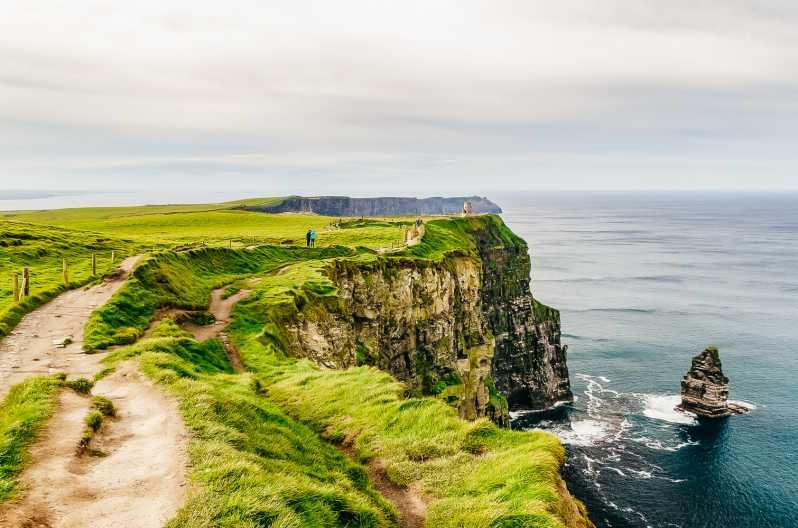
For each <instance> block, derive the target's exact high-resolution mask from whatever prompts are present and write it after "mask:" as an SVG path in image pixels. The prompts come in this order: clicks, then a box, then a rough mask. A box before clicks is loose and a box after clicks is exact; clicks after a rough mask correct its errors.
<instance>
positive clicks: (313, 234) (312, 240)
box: [310, 229, 316, 247]
mask: <svg viewBox="0 0 798 528" xmlns="http://www.w3.org/2000/svg"><path fill="white" fill-rule="evenodd" d="M310 247H316V230H315V229H311V230H310Z"/></svg>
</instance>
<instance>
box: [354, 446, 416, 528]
mask: <svg viewBox="0 0 798 528" xmlns="http://www.w3.org/2000/svg"><path fill="white" fill-rule="evenodd" d="M368 471H369V477H371V482H372V483H373V484H374V487H375V488H377V491H379V492H380V494H381V495H382V496H383V497H385V498H386V499H387V500H388V501H389V502H391V504H393V505H394V506H396V509H397V510H399V526H401V527H402V528H424V521H425V520H426V519H427V505H426V504H424V501H423V500H422V499H421V493H420V492H419V490H418V486H417V485H416V484H415V483H412V484H410V486H408V487H407V488H400V487H399V486H397V485H396V484H394V483H393V482H391V481H390V480H389V479H388V477H387V476H386V475H385V469H384V468H383V467H382V465H381V464H380V461H377V462H372V463H371V464H369V466H368Z"/></svg>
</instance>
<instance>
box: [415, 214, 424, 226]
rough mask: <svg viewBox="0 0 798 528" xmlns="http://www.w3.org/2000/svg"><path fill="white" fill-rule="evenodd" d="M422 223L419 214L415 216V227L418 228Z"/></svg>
mask: <svg viewBox="0 0 798 528" xmlns="http://www.w3.org/2000/svg"><path fill="white" fill-rule="evenodd" d="M423 223H424V221H423V220H422V219H421V217H420V216H419V217H416V229H418V228H419V227H421V224H423Z"/></svg>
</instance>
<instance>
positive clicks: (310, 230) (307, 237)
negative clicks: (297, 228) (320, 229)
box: [305, 227, 313, 247]
mask: <svg viewBox="0 0 798 528" xmlns="http://www.w3.org/2000/svg"><path fill="white" fill-rule="evenodd" d="M312 232H313V229H312V228H310V227H309V228H308V232H307V233H305V246H307V247H310V234H311V233H312Z"/></svg>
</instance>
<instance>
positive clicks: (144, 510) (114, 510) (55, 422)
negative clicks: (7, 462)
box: [0, 363, 188, 528]
mask: <svg viewBox="0 0 798 528" xmlns="http://www.w3.org/2000/svg"><path fill="white" fill-rule="evenodd" d="M94 393H95V394H101V395H104V396H106V397H108V398H110V399H111V400H112V401H113V402H114V405H115V406H116V408H117V418H115V419H106V421H105V423H104V425H103V427H102V429H101V430H100V432H99V433H98V436H97V437H95V440H94V442H93V444H92V448H93V449H98V450H100V451H102V452H103V453H104V454H105V456H91V455H88V454H84V455H82V456H78V455H77V454H76V447H77V444H78V440H79V439H80V436H81V432H82V430H83V418H84V416H85V415H86V413H87V412H88V410H89V404H90V399H88V398H84V397H80V396H77V395H76V394H74V393H73V392H72V391H68V390H65V391H63V393H62V395H61V399H60V405H59V409H58V412H57V413H56V415H55V416H54V417H53V419H52V420H51V421H50V423H49V424H48V426H47V429H46V430H45V433H44V435H43V436H42V439H41V440H40V441H39V442H37V444H36V445H35V446H34V447H33V449H32V450H31V460H33V461H34V463H33V465H31V466H30V467H28V469H26V470H25V471H24V472H23V474H22V478H21V481H22V484H23V486H24V487H25V488H26V492H25V493H24V494H23V497H22V499H21V500H20V501H18V502H14V503H11V504H9V505H7V506H5V507H4V508H2V509H0V526H3V527H12V526H13V527H25V528H79V527H80V528H82V527H86V526H92V527H93V528H116V527H122V526H124V527H125V528H156V527H160V526H162V525H163V524H164V523H165V522H166V521H167V520H168V519H169V518H171V517H172V516H173V515H174V513H175V512H176V511H177V509H178V508H179V507H180V506H181V505H182V504H183V501H184V498H185V494H186V482H185V467H186V455H185V452H186V442H187V438H188V435H187V432H186V430H185V427H184V426H183V421H182V419H181V417H180V414H179V412H178V409H177V404H176V403H175V401H174V400H173V399H171V398H169V397H167V396H166V395H164V394H163V393H162V392H161V391H160V390H159V389H158V388H157V387H155V386H154V385H153V383H152V382H151V381H150V380H149V379H147V378H146V377H144V376H143V375H142V374H140V373H139V372H138V371H137V370H136V367H135V365H134V364H133V363H126V364H123V365H121V366H120V367H119V368H118V369H117V371H116V372H115V373H114V374H112V375H111V376H109V377H107V378H105V379H103V380H102V381H100V382H99V383H97V385H96V386H95V388H94Z"/></svg>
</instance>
